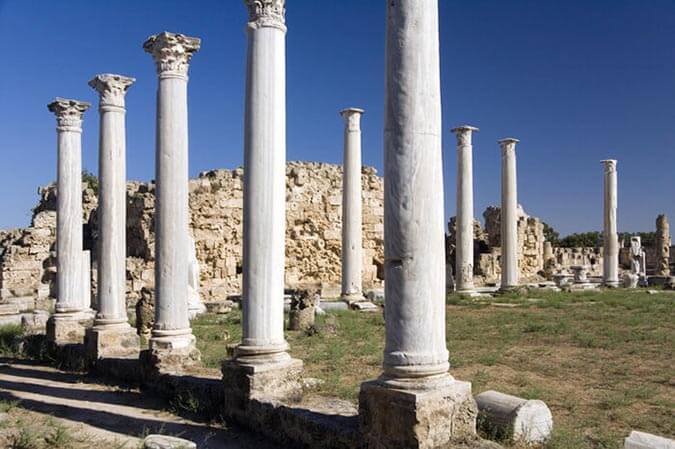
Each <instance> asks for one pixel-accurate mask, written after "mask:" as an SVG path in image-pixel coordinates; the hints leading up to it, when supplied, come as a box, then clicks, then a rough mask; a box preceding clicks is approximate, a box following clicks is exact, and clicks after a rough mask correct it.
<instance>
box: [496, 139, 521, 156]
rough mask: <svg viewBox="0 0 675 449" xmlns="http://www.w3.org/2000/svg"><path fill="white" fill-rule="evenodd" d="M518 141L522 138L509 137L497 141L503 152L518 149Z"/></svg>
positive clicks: (506, 152)
mask: <svg viewBox="0 0 675 449" xmlns="http://www.w3.org/2000/svg"><path fill="white" fill-rule="evenodd" d="M518 142H520V140H518V139H514V138H513V137H507V138H505V139H501V140H498V141H497V143H498V144H499V146H500V147H501V148H502V154H508V153H513V152H514V151H516V144H517V143H518Z"/></svg>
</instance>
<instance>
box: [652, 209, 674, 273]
mask: <svg viewBox="0 0 675 449" xmlns="http://www.w3.org/2000/svg"><path fill="white" fill-rule="evenodd" d="M670 243H671V242H670V224H668V217H667V216H665V215H663V214H661V215H659V216H658V217H656V269H655V270H654V272H655V274H656V275H657V276H664V277H667V276H670Z"/></svg>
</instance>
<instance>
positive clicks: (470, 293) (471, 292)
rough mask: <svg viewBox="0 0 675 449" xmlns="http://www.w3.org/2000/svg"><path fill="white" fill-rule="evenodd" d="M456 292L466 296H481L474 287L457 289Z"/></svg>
mask: <svg viewBox="0 0 675 449" xmlns="http://www.w3.org/2000/svg"><path fill="white" fill-rule="evenodd" d="M455 293H457V294H458V295H459V296H462V297H464V298H476V297H478V296H481V295H480V293H478V292H477V291H476V289H475V288H473V287H470V288H463V289H457V290H456V291H455Z"/></svg>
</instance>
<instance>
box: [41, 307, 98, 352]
mask: <svg viewBox="0 0 675 449" xmlns="http://www.w3.org/2000/svg"><path fill="white" fill-rule="evenodd" d="M92 324H93V320H92V318H91V316H90V315H88V314H87V315H85V314H81V313H55V314H54V315H52V316H51V317H50V318H49V320H47V341H49V342H50V343H54V344H56V345H57V346H63V345H73V344H83V343H84V334H85V331H86V329H87V328H88V327H90V326H91V325H92Z"/></svg>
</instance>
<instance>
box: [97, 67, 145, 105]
mask: <svg viewBox="0 0 675 449" xmlns="http://www.w3.org/2000/svg"><path fill="white" fill-rule="evenodd" d="M135 81H136V79H135V78H130V77H128V76H122V75H113V74H110V73H104V74H101V75H96V76H95V77H94V79H92V80H91V81H89V85H90V86H91V87H93V88H94V90H96V92H98V93H99V95H100V96H101V98H100V105H101V106H118V107H121V108H123V107H124V96H125V95H126V93H127V90H128V89H129V87H130V86H131V85H132V84H133V83H134V82H135Z"/></svg>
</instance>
